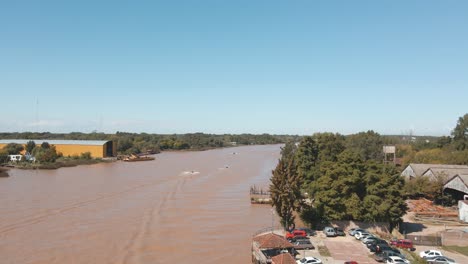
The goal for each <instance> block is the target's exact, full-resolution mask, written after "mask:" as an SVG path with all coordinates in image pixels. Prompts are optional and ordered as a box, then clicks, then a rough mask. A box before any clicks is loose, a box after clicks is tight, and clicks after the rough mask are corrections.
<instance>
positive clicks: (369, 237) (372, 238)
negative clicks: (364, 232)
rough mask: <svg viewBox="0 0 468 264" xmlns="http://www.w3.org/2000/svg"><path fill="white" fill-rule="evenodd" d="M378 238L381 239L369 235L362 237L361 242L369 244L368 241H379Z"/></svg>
mask: <svg viewBox="0 0 468 264" xmlns="http://www.w3.org/2000/svg"><path fill="white" fill-rule="evenodd" d="M377 240H379V239H378V238H377V237H374V236H368V237H364V238H362V239H361V242H362V243H363V244H367V243H370V242H372V241H377Z"/></svg>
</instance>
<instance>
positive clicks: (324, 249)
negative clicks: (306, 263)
mask: <svg viewBox="0 0 468 264" xmlns="http://www.w3.org/2000/svg"><path fill="white" fill-rule="evenodd" d="M317 250H318V252H319V254H320V256H322V257H331V254H330V251H329V250H328V248H327V247H326V246H317Z"/></svg>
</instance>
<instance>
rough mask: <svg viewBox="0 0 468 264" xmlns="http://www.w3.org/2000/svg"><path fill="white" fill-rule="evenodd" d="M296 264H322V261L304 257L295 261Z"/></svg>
mask: <svg viewBox="0 0 468 264" xmlns="http://www.w3.org/2000/svg"><path fill="white" fill-rule="evenodd" d="M296 263H297V264H322V260H320V259H319V258H315V257H305V258H302V259H300V260H298V261H296Z"/></svg>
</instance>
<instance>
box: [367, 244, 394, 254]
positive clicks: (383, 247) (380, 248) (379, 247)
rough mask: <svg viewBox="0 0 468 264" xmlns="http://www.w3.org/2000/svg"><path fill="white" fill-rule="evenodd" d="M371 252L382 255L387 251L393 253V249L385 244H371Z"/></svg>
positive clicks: (369, 246) (369, 245)
mask: <svg viewBox="0 0 468 264" xmlns="http://www.w3.org/2000/svg"><path fill="white" fill-rule="evenodd" d="M368 248H369V250H370V252H375V253H382V251H384V250H387V251H391V249H392V248H391V247H390V246H389V245H387V244H384V243H370V244H368Z"/></svg>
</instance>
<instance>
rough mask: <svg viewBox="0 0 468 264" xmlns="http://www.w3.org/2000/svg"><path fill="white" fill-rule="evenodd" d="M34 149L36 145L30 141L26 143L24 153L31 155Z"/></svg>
mask: <svg viewBox="0 0 468 264" xmlns="http://www.w3.org/2000/svg"><path fill="white" fill-rule="evenodd" d="M35 147H36V143H35V142H34V141H32V140H30V141H28V142H27V143H26V152H28V153H32V151H33V149H34V148H35Z"/></svg>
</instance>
